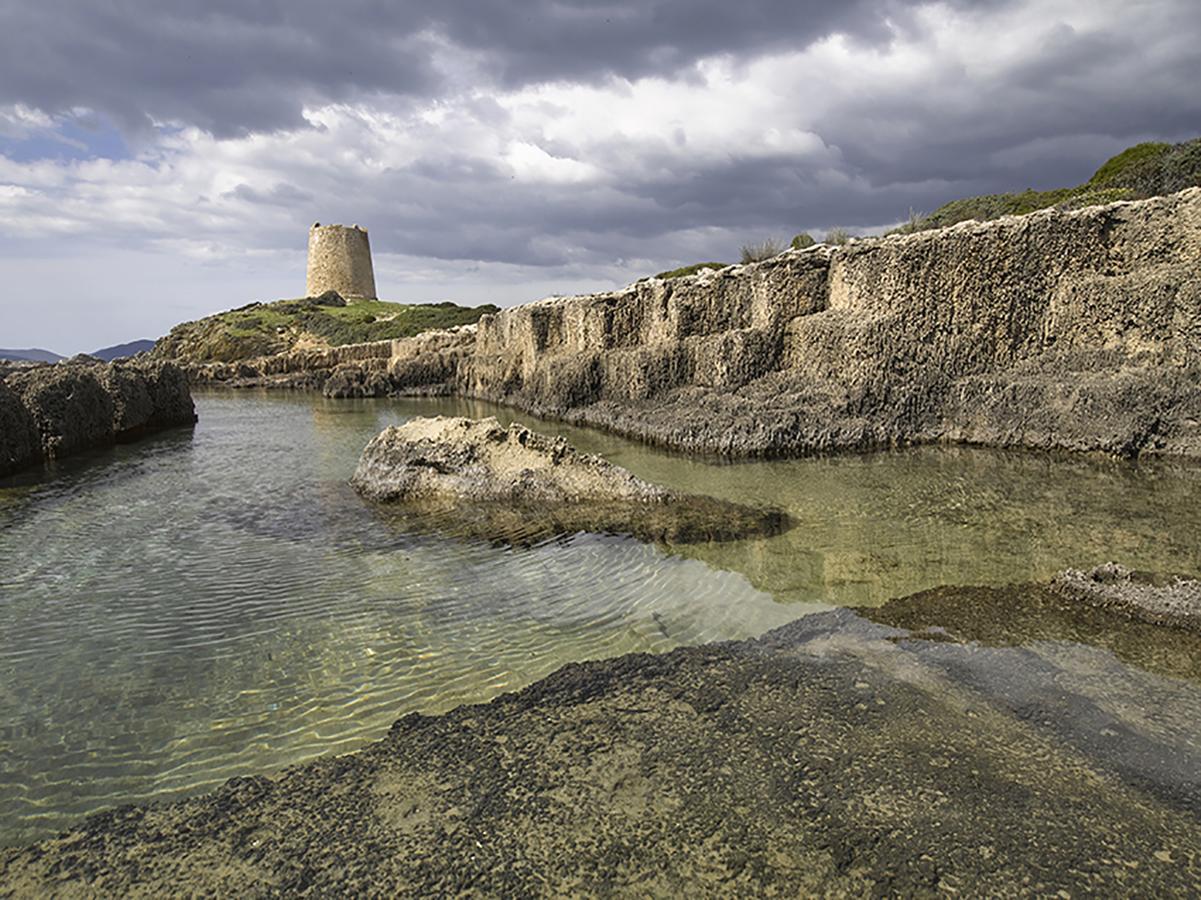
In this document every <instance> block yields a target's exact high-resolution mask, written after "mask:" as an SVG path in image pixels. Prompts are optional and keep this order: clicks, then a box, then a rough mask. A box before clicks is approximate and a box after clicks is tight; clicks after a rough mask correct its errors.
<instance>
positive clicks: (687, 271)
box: [655, 262, 729, 279]
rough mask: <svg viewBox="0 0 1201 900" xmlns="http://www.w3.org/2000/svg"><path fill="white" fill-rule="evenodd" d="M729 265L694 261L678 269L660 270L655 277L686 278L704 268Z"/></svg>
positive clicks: (718, 267) (717, 267) (720, 267)
mask: <svg viewBox="0 0 1201 900" xmlns="http://www.w3.org/2000/svg"><path fill="white" fill-rule="evenodd" d="M728 265H729V263H719V262H702V263H693V264H692V265H691V266H681V267H680V268H678V269H669V270H668V271H666V272H660V273H659V274H658V275H656V276H655V277H656V278H663V279H671V278H684V277H685V276H687V275H695V274H696V273H697V272H699V271H701V270H702V269H724V268H725V267H726V266H728Z"/></svg>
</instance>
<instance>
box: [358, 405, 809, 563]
mask: <svg viewBox="0 0 1201 900" xmlns="http://www.w3.org/2000/svg"><path fill="white" fill-rule="evenodd" d="M351 484H352V485H353V487H354V488H355V490H356V491H358V492H359V493H360V494H362V495H363V496H364V497H367V498H369V499H371V500H376V501H382V502H387V503H402V504H403V505H404V507H405V510H406V511H409V512H413V513H416V515H415V516H414V517H412V519H411V521H410V524H414V523H416V524H420V523H421V522H426V523H433V524H436V525H437V527H439V528H442V529H444V530H449V531H457V532H459V533H462V534H465V535H475V536H483V537H488V538H494V539H502V540H515V541H525V540H530V539H533V538H538V537H542V536H546V535H550V534H564V533H573V532H577V531H598V532H619V533H627V534H633V535H635V536H636V537H641V538H643V539H646V540H670V541H679V542H692V541H701V540H731V539H736V538H740V537H747V536H750V535H763V534H774V533H778V532H780V531H782V530H784V529H785V528H787V527H788V526H789V521H788V518H787V516H786V515H785V514H784V513H781V512H779V511H775V510H767V511H763V510H756V509H751V508H750V507H745V506H740V505H738V504H735V503H729V502H727V501H723V500H717V499H715V498H712V497H701V496H694V495H687V494H677V493H674V492H672V491H669V490H667V489H666V488H663V487H660V486H658V485H654V484H651V483H650V482H647V481H643V480H642V479H641V478H638V477H637V476H635V475H633V474H632V473H630V472H628V471H627V470H625V469H623V468H621V467H620V466H615V465H613V464H612V463H610V462H608V461H607V460H605V459H602V458H601V457H599V456H594V455H591V454H586V453H580V452H579V451H577V450H576V449H575V448H574V447H572V446H571V445H570V444H568V443H567V441H566V440H565V439H563V438H562V437H557V438H551V437H547V436H545V435H542V434H538V433H537V432H534V431H530V430H529V429H528V428H526V427H524V426H522V425H518V424H516V423H514V424H513V425H510V426H509V427H508V428H507V429H506V428H503V427H501V425H500V424H499V423H498V422H497V421H496V419H495V418H487V419H482V420H477V419H467V418H462V417H450V418H448V417H443V416H438V417H436V418H420V419H413V420H411V421H409V422H407V423H405V424H404V425H394V426H392V427H390V428H387V429H385V430H384V431H383V432H381V433H380V434H379V435H377V436H376V437H375V438H374V439H373V440H372V441H371V443H369V444H368V445H367V447H366V449H365V450H364V451H363V455H362V458H361V459H360V460H359V465H358V468H357V469H356V471H355V473H354V477H353V478H352V479H351Z"/></svg>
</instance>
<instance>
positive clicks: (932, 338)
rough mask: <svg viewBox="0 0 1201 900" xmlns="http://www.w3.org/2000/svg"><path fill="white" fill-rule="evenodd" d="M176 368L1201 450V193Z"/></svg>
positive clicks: (677, 424) (642, 435)
mask: <svg viewBox="0 0 1201 900" xmlns="http://www.w3.org/2000/svg"><path fill="white" fill-rule="evenodd" d="M192 374H193V377H194V378H195V379H196V380H197V381H198V382H199V383H204V382H206V381H207V382H212V381H219V382H222V383H227V384H256V385H259V384H266V385H268V386H291V387H318V388H320V387H324V389H325V391H326V393H327V394H329V395H331V396H381V395H384V394H388V393H408V394H421V393H459V394H463V395H466V396H471V397H477V398H481V399H487V400H493V401H497V402H500V403H506V404H509V405H513V406H516V407H519V408H522V409H525V410H528V411H530V412H533V413H537V414H540V415H544V416H554V417H560V418H564V419H567V420H568V421H571V422H575V423H579V424H586V425H592V426H596V427H601V428H607V429H610V430H614V431H618V432H620V433H623V434H626V435H629V436H632V437H636V438H639V439H642V440H646V441H650V442H654V443H659V444H663V445H667V446H671V447H675V448H678V449H682V450H686V451H691V452H700V453H717V454H723V455H731V456H755V455H775V454H797V453H809V452H820V451H827V450H839V449H850V448H859V449H862V448H867V447H873V446H882V445H891V444H898V443H909V442H928V441H939V440H943V441H955V442H962V443H980V444H989V445H998V446H1023V447H1038V448H1065V449H1072V450H1100V451H1105V452H1109V453H1116V454H1122V455H1132V454H1138V453H1144V452H1153V453H1166V454H1179V455H1186V456H1201V386H1199V385H1201V188H1194V189H1190V190H1187V191H1184V192H1181V193H1179V194H1175V195H1172V196H1169V197H1158V198H1154V199H1151V200H1145V201H1139V202H1135V203H1116V204H1111V205H1108V206H1098V207H1090V208H1088V209H1083V210H1078V211H1073V212H1063V211H1058V210H1047V211H1044V212H1039V213H1034V214H1032V215H1028V216H1021V217H1009V218H1003V219H999V220H996V221H992V222H987V223H978V222H966V223H962V224H960V225H956V226H954V227H951V228H947V229H943V230H941V231H928V232H922V233H919V234H915V235H910V236H898V237H891V238H883V239H867V240H859V241H853V242H852V243H851V244H849V245H847V246H844V247H838V248H831V247H826V246H818V247H813V248H809V249H806V250H792V251H788V252H786V253H784V254H782V255H780V256H778V257H775V258H774V259H771V260H767V261H765V262H761V263H755V264H751V265H745V266H729V267H727V268H725V269H722V270H716V271H715V270H706V271H703V272H701V273H699V274H697V275H694V276H690V277H685V278H677V279H672V280H666V281H665V280H659V279H644V280H642V281H639V282H637V283H636V284H633V285H630V286H629V287H626V288H623V289H622V290H618V291H610V292H605V293H598V294H589V295H584V296H576V297H555V298H550V299H547V300H540V301H537V302H535V303H530V304H526V305H524V306H519V307H515V308H512V309H506V310H502V311H500V312H498V313H496V314H495V315H490V316H484V317H483V318H481V319H480V321H479V324H478V326H469V327H467V328H460V329H455V330H453V331H445V332H431V333H428V334H425V335H420V336H418V337H416V338H410V339H406V340H404V341H394V342H391V343H390V344H389V343H387V342H381V343H380V344H373V345H358V347H357V348H338V350H337V351H316V352H311V353H303V352H298V353H291V354H282V355H281V356H279V357H269V358H267V359H262V360H255V361H251V362H249V363H239V364H233V365H230V366H224V367H215V366H208V367H204V368H203V370H202V371H195V370H194V371H193V372H192Z"/></svg>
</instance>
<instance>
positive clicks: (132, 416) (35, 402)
mask: <svg viewBox="0 0 1201 900" xmlns="http://www.w3.org/2000/svg"><path fill="white" fill-rule="evenodd" d="M195 421H196V408H195V406H194V405H193V403H192V395H191V392H190V390H189V387H188V379H187V377H186V375H185V374H184V372H183V370H182V369H180V368H179V367H178V366H176V365H175V364H174V363H165V362H152V361H148V360H139V361H120V362H113V363H104V362H101V361H100V360H98V359H93V358H91V357H86V356H85V357H75V358H73V359H70V360H67V361H65V362H61V363H56V364H54V365H36V366H13V367H8V368H6V369H5V370H3V371H0V476H4V475H9V474H11V473H14V472H17V471H20V470H21V469H26V468H29V467H30V466H34V465H37V464H38V463H41V462H43V461H46V460H55V459H61V458H63V457H66V456H70V455H72V454H74V453H79V452H81V451H83V450H88V449H91V448H93V447H105V446H110V445H112V444H115V443H124V442H127V441H132V440H136V439H138V438H140V437H142V436H144V435H146V434H150V433H152V432H154V431H159V430H161V429H164V428H171V427H174V426H178V425H191V424H192V423H194V422H195Z"/></svg>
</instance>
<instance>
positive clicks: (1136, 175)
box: [893, 138, 1201, 233]
mask: <svg viewBox="0 0 1201 900" xmlns="http://www.w3.org/2000/svg"><path fill="white" fill-rule="evenodd" d="M1194 185H1201V138H1194V139H1193V140H1191V141H1186V142H1184V143H1182V144H1164V143H1154V142H1148V143H1144V144H1137V145H1135V146H1133V147H1129V148H1127V149H1126V150H1123V151H1122V152H1121V153H1119V154H1118V155H1117V156H1114V157H1112V158H1111V159H1109V160H1107V161H1106V162H1105V164H1104V165H1102V166H1101V168H1099V169H1097V171H1096V173H1094V175H1093V177H1092V178H1090V179H1089V180H1088V181H1086V182H1085V183H1084V184H1081V185H1077V186H1076V187H1070V188H1057V189H1055V190H1049V191H1034V190H1027V191H1022V192H1021V193H1015V194H986V195H983V196H980V197H966V198H964V199H962V200H952V201H951V202H950V203H947V204H945V205H943V206H940V207H939V208H938V209H936V210H935V211H934V212H933V213H931V214H930V215H929V216H927V217H926V218H925V219H924V220H923V223H922V227H923V228H945V227H947V226H948V225H954V224H955V223H956V222H964V221H966V220H968V219H979V220H980V221H982V222H986V221H988V220H990V219H997V218H1000V217H1001V216H1012V215H1025V214H1026V213H1031V212H1035V211H1036V210H1040V209H1047V208H1049V207H1058V208H1060V209H1080V208H1082V207H1085V206H1093V205H1097V204H1104V203H1113V202H1114V201H1117V200H1138V199H1142V198H1146V197H1155V196H1159V195H1161V194H1173V193H1175V192H1176V191H1181V190H1184V189H1185V188H1187V187H1192V186H1194ZM902 228H904V226H902ZM897 231H901V229H897ZM893 233H896V232H895V231H894V232H893Z"/></svg>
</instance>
